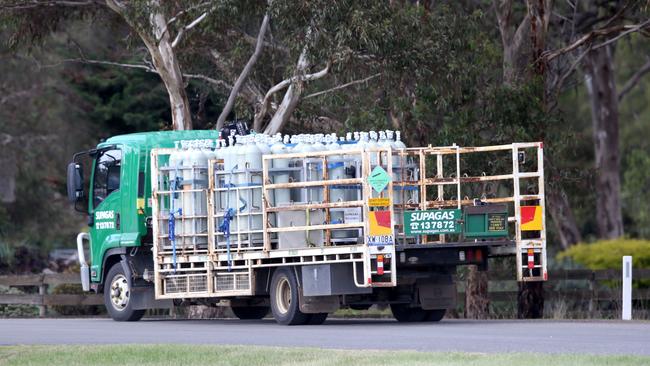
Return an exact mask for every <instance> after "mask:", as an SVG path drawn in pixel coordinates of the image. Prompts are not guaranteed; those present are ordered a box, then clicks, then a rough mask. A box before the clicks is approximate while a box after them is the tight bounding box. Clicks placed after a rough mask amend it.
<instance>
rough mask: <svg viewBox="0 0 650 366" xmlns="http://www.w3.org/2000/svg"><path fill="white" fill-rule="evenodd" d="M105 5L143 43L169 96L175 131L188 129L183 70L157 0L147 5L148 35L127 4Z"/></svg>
mask: <svg viewBox="0 0 650 366" xmlns="http://www.w3.org/2000/svg"><path fill="white" fill-rule="evenodd" d="M106 4H107V5H108V7H109V8H111V9H112V10H113V11H115V12H116V13H118V14H119V15H120V16H121V17H122V18H124V20H125V21H126V22H127V23H128V24H129V25H130V26H131V28H133V29H134V30H135V31H136V32H137V33H138V35H139V36H140V38H141V39H142V42H143V43H144V44H145V46H146V47H147V50H148V51H149V54H150V55H151V60H152V62H153V65H154V67H155V68H156V71H157V72H158V75H160V79H162V81H163V83H164V84H165V89H167V94H168V96H169V104H170V108H171V114H172V127H173V128H174V130H191V129H192V114H191V113H190V103H189V101H188V99H187V93H186V92H185V82H184V81H183V73H182V72H181V68H180V64H179V62H178V58H177V57H176V53H175V51H174V48H173V47H172V41H171V39H170V38H171V37H170V35H169V30H168V28H167V20H166V19H165V16H164V14H163V13H162V12H160V11H157V10H159V9H160V2H159V0H149V7H150V9H151V10H152V13H151V15H150V16H149V24H148V25H149V26H150V27H151V30H152V32H153V34H148V33H147V30H146V29H143V27H142V26H140V25H139V24H136V23H135V22H134V20H133V19H132V18H131V16H130V15H129V14H128V12H127V9H126V5H124V4H123V3H121V2H118V1H115V0H106Z"/></svg>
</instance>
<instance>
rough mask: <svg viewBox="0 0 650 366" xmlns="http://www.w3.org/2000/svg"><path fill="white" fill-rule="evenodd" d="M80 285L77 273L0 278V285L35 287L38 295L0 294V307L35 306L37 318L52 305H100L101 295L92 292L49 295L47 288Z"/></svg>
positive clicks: (101, 302)
mask: <svg viewBox="0 0 650 366" xmlns="http://www.w3.org/2000/svg"><path fill="white" fill-rule="evenodd" d="M66 284H81V278H80V277H79V274H78V273H53V274H35V275H11V276H0V285H2V286H8V287H37V288H38V294H36V293H33V294H29V293H28V294H20V295H14V294H0V305H10V304H13V305H36V306H38V309H39V311H38V313H39V316H41V317H43V316H45V315H46V314H47V307H48V306H52V305H73V306H85V305H102V304H104V299H103V296H102V295H96V294H94V293H92V292H88V293H85V294H50V293H48V288H49V286H52V287H54V286H58V285H66Z"/></svg>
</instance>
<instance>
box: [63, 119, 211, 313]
mask: <svg viewBox="0 0 650 366" xmlns="http://www.w3.org/2000/svg"><path fill="white" fill-rule="evenodd" d="M217 138H219V131H215V130H207V131H161V132H145V133H134V134H128V135H119V136H114V137H111V138H109V139H108V140H106V141H104V142H102V143H100V144H98V145H97V147H96V148H95V149H91V150H89V151H83V152H79V153H77V154H75V155H74V157H73V162H71V163H70V164H69V165H68V197H69V199H70V200H71V201H72V202H74V203H75V206H76V208H77V210H78V211H83V212H85V213H86V214H87V215H88V227H89V230H88V233H82V234H80V235H79V236H78V237H77V246H78V249H79V252H80V253H79V257H80V259H84V260H83V261H82V263H81V271H82V274H81V276H82V284H83V285H84V290H86V291H88V290H93V291H95V292H97V293H101V292H102V291H103V289H104V286H105V285H106V278H107V277H108V274H109V272H110V271H111V269H113V268H114V267H115V268H118V269H120V270H121V271H122V272H125V273H123V276H118V279H117V283H115V284H111V285H113V286H115V287H117V289H116V291H119V286H120V283H119V281H120V280H121V281H126V282H128V284H126V285H128V286H129V287H124V288H131V286H133V289H134V291H135V289H136V288H137V287H138V286H139V285H140V287H141V288H142V289H143V290H144V291H145V292H147V294H146V295H147V296H139V297H138V298H140V299H144V300H143V301H141V303H140V304H135V305H136V306H135V307H136V308H142V309H137V310H142V311H144V309H147V308H151V307H153V305H156V306H161V305H162V306H167V305H168V304H165V303H163V302H158V303H154V302H153V293H152V291H151V285H150V284H148V283H144V281H138V280H137V279H143V276H146V273H144V272H143V271H142V269H144V270H145V271H147V270H148V271H152V266H153V263H152V255H151V247H150V245H151V243H152V238H151V222H150V218H151V176H150V174H151V173H150V169H151V164H150V162H149V159H150V152H151V149H153V148H173V147H174V146H175V142H178V141H181V140H193V139H217ZM83 159H89V160H90V161H86V163H87V164H86V165H87V166H90V167H91V171H90V172H89V173H86V172H84V171H83V168H82V167H83V166H84V164H82V163H83V161H82V160H83ZM86 174H87V175H86ZM86 176H87V177H88V180H85V179H84V178H85V177H86ZM85 203H87V207H85V208H83V207H81V206H84V204H85ZM84 242H89V243H90V245H89V253H90V258H89V263H87V264H86V263H84V262H85V254H84V250H83V249H84ZM116 271H117V270H116ZM136 271H138V272H143V273H134V272H136ZM134 278H135V279H136V281H135V282H136V283H131V282H132V281H133V279H134ZM141 282H142V283H141ZM149 292H151V294H149ZM116 301H117V300H116ZM130 305H133V304H130ZM130 305H129V306H130ZM108 308H109V311H110V309H111V307H108Z"/></svg>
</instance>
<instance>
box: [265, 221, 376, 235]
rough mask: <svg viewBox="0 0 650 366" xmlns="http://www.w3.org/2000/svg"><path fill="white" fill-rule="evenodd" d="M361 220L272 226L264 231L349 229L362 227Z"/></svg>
mask: <svg viewBox="0 0 650 366" xmlns="http://www.w3.org/2000/svg"><path fill="white" fill-rule="evenodd" d="M363 226H364V223H363V222H355V223H349V224H325V225H309V226H287V227H273V228H268V229H266V231H268V232H269V233H284V232H292V231H306V230H325V229H350V228H358V227H363Z"/></svg>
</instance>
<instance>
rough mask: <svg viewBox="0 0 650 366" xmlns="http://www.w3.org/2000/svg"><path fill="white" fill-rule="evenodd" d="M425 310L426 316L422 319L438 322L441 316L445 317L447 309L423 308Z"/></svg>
mask: <svg viewBox="0 0 650 366" xmlns="http://www.w3.org/2000/svg"><path fill="white" fill-rule="evenodd" d="M425 311H426V312H427V316H426V318H425V319H424V320H425V321H428V322H439V321H441V320H442V318H444V317H445V313H446V312H447V309H436V310H425Z"/></svg>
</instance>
